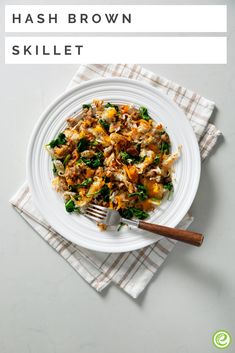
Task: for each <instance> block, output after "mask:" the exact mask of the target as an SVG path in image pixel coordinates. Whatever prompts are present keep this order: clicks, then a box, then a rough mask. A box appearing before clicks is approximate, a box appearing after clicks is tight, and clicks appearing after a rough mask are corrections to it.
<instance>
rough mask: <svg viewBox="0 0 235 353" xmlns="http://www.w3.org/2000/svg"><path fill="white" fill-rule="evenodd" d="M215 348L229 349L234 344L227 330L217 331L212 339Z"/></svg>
mask: <svg viewBox="0 0 235 353" xmlns="http://www.w3.org/2000/svg"><path fill="white" fill-rule="evenodd" d="M212 341H213V344H214V346H215V347H217V348H220V349H225V348H228V347H229V346H230V344H231V342H232V339H231V336H230V334H229V333H228V332H227V331H225V330H220V331H216V332H215V333H214V334H213V338H212Z"/></svg>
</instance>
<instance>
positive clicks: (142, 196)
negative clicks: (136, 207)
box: [128, 184, 148, 201]
mask: <svg viewBox="0 0 235 353" xmlns="http://www.w3.org/2000/svg"><path fill="white" fill-rule="evenodd" d="M128 196H129V197H131V196H138V197H139V200H140V201H144V200H146V199H147V198H148V195H147V189H146V187H145V186H144V185H142V184H138V185H137V191H136V192H133V193H132V194H129V195H128Z"/></svg>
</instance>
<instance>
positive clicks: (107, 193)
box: [100, 184, 110, 202]
mask: <svg viewBox="0 0 235 353" xmlns="http://www.w3.org/2000/svg"><path fill="white" fill-rule="evenodd" d="M100 195H101V196H102V197H103V200H104V202H109V196H110V189H109V187H108V185H107V184H105V185H104V186H103V187H102V189H101V190H100Z"/></svg>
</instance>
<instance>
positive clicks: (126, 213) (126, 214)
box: [119, 207, 149, 219]
mask: <svg viewBox="0 0 235 353" xmlns="http://www.w3.org/2000/svg"><path fill="white" fill-rule="evenodd" d="M119 213H120V215H121V217H123V218H127V219H131V218H133V217H136V218H138V219H146V218H147V217H148V216H149V214H148V213H147V212H145V211H142V210H141V209H139V208H136V207H128V208H125V209H123V210H119Z"/></svg>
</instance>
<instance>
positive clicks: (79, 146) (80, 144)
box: [77, 137, 90, 152]
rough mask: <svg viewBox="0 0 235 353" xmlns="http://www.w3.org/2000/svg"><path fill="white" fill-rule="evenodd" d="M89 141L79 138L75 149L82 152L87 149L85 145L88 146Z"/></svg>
mask: <svg viewBox="0 0 235 353" xmlns="http://www.w3.org/2000/svg"><path fill="white" fill-rule="evenodd" d="M89 144H90V142H89V141H88V140H87V139H86V138H85V137H83V138H81V140H80V141H79V142H78V144H77V150H78V152H83V151H85V150H86V149H87V147H88V146H89Z"/></svg>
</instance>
